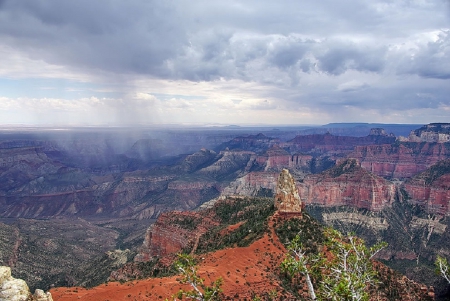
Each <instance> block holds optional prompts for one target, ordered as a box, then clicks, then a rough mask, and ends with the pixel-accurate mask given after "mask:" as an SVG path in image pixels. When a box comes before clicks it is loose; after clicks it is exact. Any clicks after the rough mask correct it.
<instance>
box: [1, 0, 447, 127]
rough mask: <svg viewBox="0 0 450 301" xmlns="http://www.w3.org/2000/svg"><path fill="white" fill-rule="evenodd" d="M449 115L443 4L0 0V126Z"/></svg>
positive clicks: (432, 118)
mask: <svg viewBox="0 0 450 301" xmlns="http://www.w3.org/2000/svg"><path fill="white" fill-rule="evenodd" d="M330 122H369V123H413V124H427V123H431V122H450V1H449V0H430V1H428V0H393V1H390V0H370V1H361V0H320V1H317V0H302V1H296V0H294V1H289V0H277V1H262V0H254V1H253V0H248V1H243V0H241V1H233V0H227V1H215V0H204V1H203V0H199V1H196V0H191V1H187V0H186V1H185V0H178V1H171V0H160V1H158V0H130V1H122V0H120V1H119V0H95V1H92V0H77V1H61V0H33V1H29V0H0V125H15V124H17V125H50V126H53V125H57V126H61V125H67V126H74V125H87V126H97V125H109V126H121V125H158V124H187V125H218V124H222V125H226V124H235V125H262V124H267V125H300V124H326V123H330Z"/></svg>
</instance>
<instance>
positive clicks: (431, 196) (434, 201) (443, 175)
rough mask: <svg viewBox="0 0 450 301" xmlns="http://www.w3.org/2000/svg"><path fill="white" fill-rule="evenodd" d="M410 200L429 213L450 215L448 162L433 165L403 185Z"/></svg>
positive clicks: (449, 161) (449, 166) (449, 168)
mask: <svg viewBox="0 0 450 301" xmlns="http://www.w3.org/2000/svg"><path fill="white" fill-rule="evenodd" d="M403 187H404V189H405V190H406V192H407V193H408V196H409V197H410V198H411V199H410V200H409V202H412V203H415V204H420V205H422V206H424V207H425V209H426V210H427V211H429V212H431V213H435V214H441V215H450V160H444V161H441V162H438V163H437V164H435V165H433V166H432V167H431V168H429V169H428V170H426V171H425V172H423V173H421V174H419V175H417V176H416V177H414V178H412V179H411V180H410V181H407V182H406V183H405V184H404V186H403Z"/></svg>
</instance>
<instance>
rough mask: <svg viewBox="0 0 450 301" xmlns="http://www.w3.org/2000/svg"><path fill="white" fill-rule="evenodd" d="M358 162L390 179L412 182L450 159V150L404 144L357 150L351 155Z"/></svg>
mask: <svg viewBox="0 0 450 301" xmlns="http://www.w3.org/2000/svg"><path fill="white" fill-rule="evenodd" d="M348 157H350V158H355V159H357V160H358V161H359V162H360V164H361V167H363V168H364V169H366V170H368V171H370V172H372V173H374V174H376V175H377V176H381V177H387V178H400V179H401V178H410V177H412V176H414V175H416V174H418V173H420V172H422V171H424V170H426V169H427V168H428V167H430V166H431V165H433V164H435V163H437V162H438V161H440V160H444V159H447V158H449V157H450V150H449V149H448V148H447V147H446V145H445V144H442V143H440V144H439V143H400V144H395V145H393V144H385V145H368V146H356V147H355V150H354V151H353V152H352V153H351V154H349V155H348Z"/></svg>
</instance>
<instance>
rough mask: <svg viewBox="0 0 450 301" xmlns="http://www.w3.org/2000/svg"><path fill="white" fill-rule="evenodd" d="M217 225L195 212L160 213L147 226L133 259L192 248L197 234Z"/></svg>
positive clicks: (149, 258)
mask: <svg viewBox="0 0 450 301" xmlns="http://www.w3.org/2000/svg"><path fill="white" fill-rule="evenodd" d="M217 225H218V222H217V221H214V220H213V219H212V218H209V217H206V216H203V215H201V214H199V213H197V212H187V211H186V212H181V211H173V212H166V213H162V214H161V215H160V216H159V217H158V220H157V221H156V222H155V223H154V224H153V225H151V226H150V227H149V228H148V230H147V233H146V234H145V239H144V243H143V245H142V246H141V248H140V249H139V253H138V254H137V255H136V257H135V259H134V260H135V261H137V262H146V261H149V260H151V259H152V258H155V257H162V256H166V255H168V254H175V253H177V252H180V251H181V250H183V249H185V248H187V247H188V246H190V247H191V248H192V247H193V246H194V244H195V240H196V239H197V238H198V237H199V236H201V235H202V234H204V233H206V231H208V229H210V228H211V227H213V226H217ZM194 229H195V231H193V230H194Z"/></svg>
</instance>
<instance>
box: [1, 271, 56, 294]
mask: <svg viewBox="0 0 450 301" xmlns="http://www.w3.org/2000/svg"><path fill="white" fill-rule="evenodd" d="M0 301H53V299H52V294H50V293H49V292H47V293H44V291H43V290H40V289H37V290H36V291H35V293H34V294H33V295H31V293H30V290H29V289H28V285H27V283H26V282H25V281H24V280H22V279H16V278H14V277H12V276H11V268H9V267H5V266H0Z"/></svg>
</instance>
